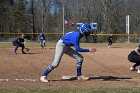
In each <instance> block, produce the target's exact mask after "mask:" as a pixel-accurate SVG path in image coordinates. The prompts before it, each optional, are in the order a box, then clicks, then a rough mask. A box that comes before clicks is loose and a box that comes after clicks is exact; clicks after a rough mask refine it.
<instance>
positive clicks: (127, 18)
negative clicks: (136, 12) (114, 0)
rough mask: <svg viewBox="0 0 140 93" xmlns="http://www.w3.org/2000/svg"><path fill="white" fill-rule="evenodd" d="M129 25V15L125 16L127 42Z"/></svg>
mask: <svg viewBox="0 0 140 93" xmlns="http://www.w3.org/2000/svg"><path fill="white" fill-rule="evenodd" d="M129 28H130V25H129V15H127V16H126V34H128V43H130V36H129V34H130V30H129Z"/></svg>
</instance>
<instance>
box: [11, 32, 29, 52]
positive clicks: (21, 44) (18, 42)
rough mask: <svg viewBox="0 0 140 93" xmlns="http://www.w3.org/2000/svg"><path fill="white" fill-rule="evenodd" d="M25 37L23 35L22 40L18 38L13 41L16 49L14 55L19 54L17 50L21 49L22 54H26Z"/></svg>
mask: <svg viewBox="0 0 140 93" xmlns="http://www.w3.org/2000/svg"><path fill="white" fill-rule="evenodd" d="M24 37H25V35H22V36H21V37H20V38H17V39H16V40H14V41H13V45H14V46H15V49H14V53H15V54H17V52H16V51H17V49H18V48H19V47H21V49H22V54H26V53H25V52H24V49H25V46H24V43H25V40H24Z"/></svg>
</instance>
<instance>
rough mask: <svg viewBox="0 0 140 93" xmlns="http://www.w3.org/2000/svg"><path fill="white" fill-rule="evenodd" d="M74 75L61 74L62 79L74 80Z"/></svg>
mask: <svg viewBox="0 0 140 93" xmlns="http://www.w3.org/2000/svg"><path fill="white" fill-rule="evenodd" d="M76 79H77V77H76V76H62V80H76Z"/></svg>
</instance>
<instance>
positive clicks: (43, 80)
mask: <svg viewBox="0 0 140 93" xmlns="http://www.w3.org/2000/svg"><path fill="white" fill-rule="evenodd" d="M40 81H42V82H45V83H46V82H49V81H48V80H47V79H46V76H41V77H40Z"/></svg>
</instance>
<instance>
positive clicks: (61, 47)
mask: <svg viewBox="0 0 140 93" xmlns="http://www.w3.org/2000/svg"><path fill="white" fill-rule="evenodd" d="M91 31H92V30H91V26H90V25H89V24H82V25H81V26H80V28H79V30H78V31H73V32H69V33H67V34H65V35H64V36H62V37H61V39H60V40H59V41H58V42H57V44H56V50H55V58H54V61H53V62H52V64H51V65H49V66H48V67H47V69H46V71H45V72H44V74H43V75H42V76H41V78H40V80H41V81H42V82H48V80H47V79H46V77H47V76H48V74H49V73H50V72H51V71H52V70H53V69H54V68H56V67H58V65H59V64H60V61H61V58H62V56H63V54H64V53H65V54H67V55H69V56H70V57H72V58H74V59H76V61H77V62H76V64H77V65H76V67H77V79H78V80H88V79H89V77H85V76H83V75H82V71H81V70H82V64H83V59H84V58H83V56H82V55H81V54H80V53H79V52H95V51H96V48H90V49H88V48H81V47H80V44H79V42H80V39H81V38H82V37H84V36H85V37H87V36H89V35H90V33H91ZM71 46H74V47H75V49H73V48H71Z"/></svg>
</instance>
